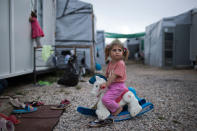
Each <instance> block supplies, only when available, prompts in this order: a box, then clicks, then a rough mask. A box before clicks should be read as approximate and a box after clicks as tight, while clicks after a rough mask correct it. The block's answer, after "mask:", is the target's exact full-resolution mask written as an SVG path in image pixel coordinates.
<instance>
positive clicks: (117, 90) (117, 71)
mask: <svg viewBox="0 0 197 131" xmlns="http://www.w3.org/2000/svg"><path fill="white" fill-rule="evenodd" d="M128 55H129V52H128V50H127V49H126V48H124V46H123V45H122V44H121V42H120V41H119V40H114V41H113V42H112V43H111V44H110V45H108V46H107V47H106V48H105V59H106V60H107V59H108V57H110V59H111V60H110V61H109V63H108V66H107V69H106V74H105V75H106V77H107V79H108V80H107V82H106V83H103V84H101V88H102V87H107V88H108V90H107V91H106V93H105V94H104V96H103V98H102V102H103V104H104V105H105V106H106V107H107V108H108V110H110V112H111V113H112V115H118V114H119V113H120V112H121V111H122V107H121V106H120V105H119V104H118V103H117V102H116V101H115V100H116V99H117V98H118V97H119V96H120V95H121V94H122V93H123V92H124V91H125V88H126V86H125V83H124V82H125V80H126V78H127V76H126V67H125V63H124V60H126V59H127V58H128Z"/></svg>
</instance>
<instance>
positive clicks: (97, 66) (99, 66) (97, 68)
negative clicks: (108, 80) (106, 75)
mask: <svg viewBox="0 0 197 131" xmlns="http://www.w3.org/2000/svg"><path fill="white" fill-rule="evenodd" d="M95 68H96V70H98V71H100V70H101V69H102V66H101V65H100V64H98V63H96V65H95Z"/></svg>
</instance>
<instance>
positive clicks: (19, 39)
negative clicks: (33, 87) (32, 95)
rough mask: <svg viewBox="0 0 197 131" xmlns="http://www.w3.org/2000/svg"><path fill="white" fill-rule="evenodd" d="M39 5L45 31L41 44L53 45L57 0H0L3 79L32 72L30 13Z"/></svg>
mask: <svg viewBox="0 0 197 131" xmlns="http://www.w3.org/2000/svg"><path fill="white" fill-rule="evenodd" d="M36 3H37V4H36ZM39 4H42V8H40V9H41V10H40V11H41V12H40V13H41V14H42V16H41V17H40V18H42V24H41V25H42V28H43V31H44V33H45V37H44V38H42V41H41V43H43V44H49V45H54V44H55V36H54V32H55V16H56V14H55V12H56V9H55V8H56V0H44V1H40V2H39V1H37V0H19V1H15V0H0V9H1V11H0V16H1V20H0V30H1V32H0V40H1V41H0V46H1V48H0V79H3V78H8V77H12V76H18V75H22V74H27V73H32V72H33V69H34V60H33V54H34V52H33V46H32V39H31V26H30V23H29V16H30V14H31V10H33V9H37V11H38V13H39V10H38V9H39V6H38V5H39ZM39 20H40V19H39Z"/></svg>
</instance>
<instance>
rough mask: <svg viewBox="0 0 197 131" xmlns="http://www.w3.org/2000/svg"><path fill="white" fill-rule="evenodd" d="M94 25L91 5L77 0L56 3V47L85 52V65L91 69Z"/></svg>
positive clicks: (59, 0) (92, 64)
mask: <svg viewBox="0 0 197 131" xmlns="http://www.w3.org/2000/svg"><path fill="white" fill-rule="evenodd" d="M94 23H95V18H94V14H93V7H92V5H91V4H89V3H85V2H82V1H79V0H58V1H57V13H56V47H58V46H59V47H65V48H75V49H76V50H78V51H85V56H86V58H85V63H86V65H87V66H88V67H89V68H92V69H93V68H94V43H95V24H94ZM79 48H80V49H79ZM82 48H83V49H82ZM76 52H77V51H76Z"/></svg>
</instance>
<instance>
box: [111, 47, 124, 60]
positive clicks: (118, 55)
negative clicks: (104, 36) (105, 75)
mask: <svg viewBox="0 0 197 131" xmlns="http://www.w3.org/2000/svg"><path fill="white" fill-rule="evenodd" d="M110 57H111V59H112V61H118V60H121V59H122V58H123V49H122V48H121V47H120V46H118V45H115V46H113V47H112V49H111V51H110Z"/></svg>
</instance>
